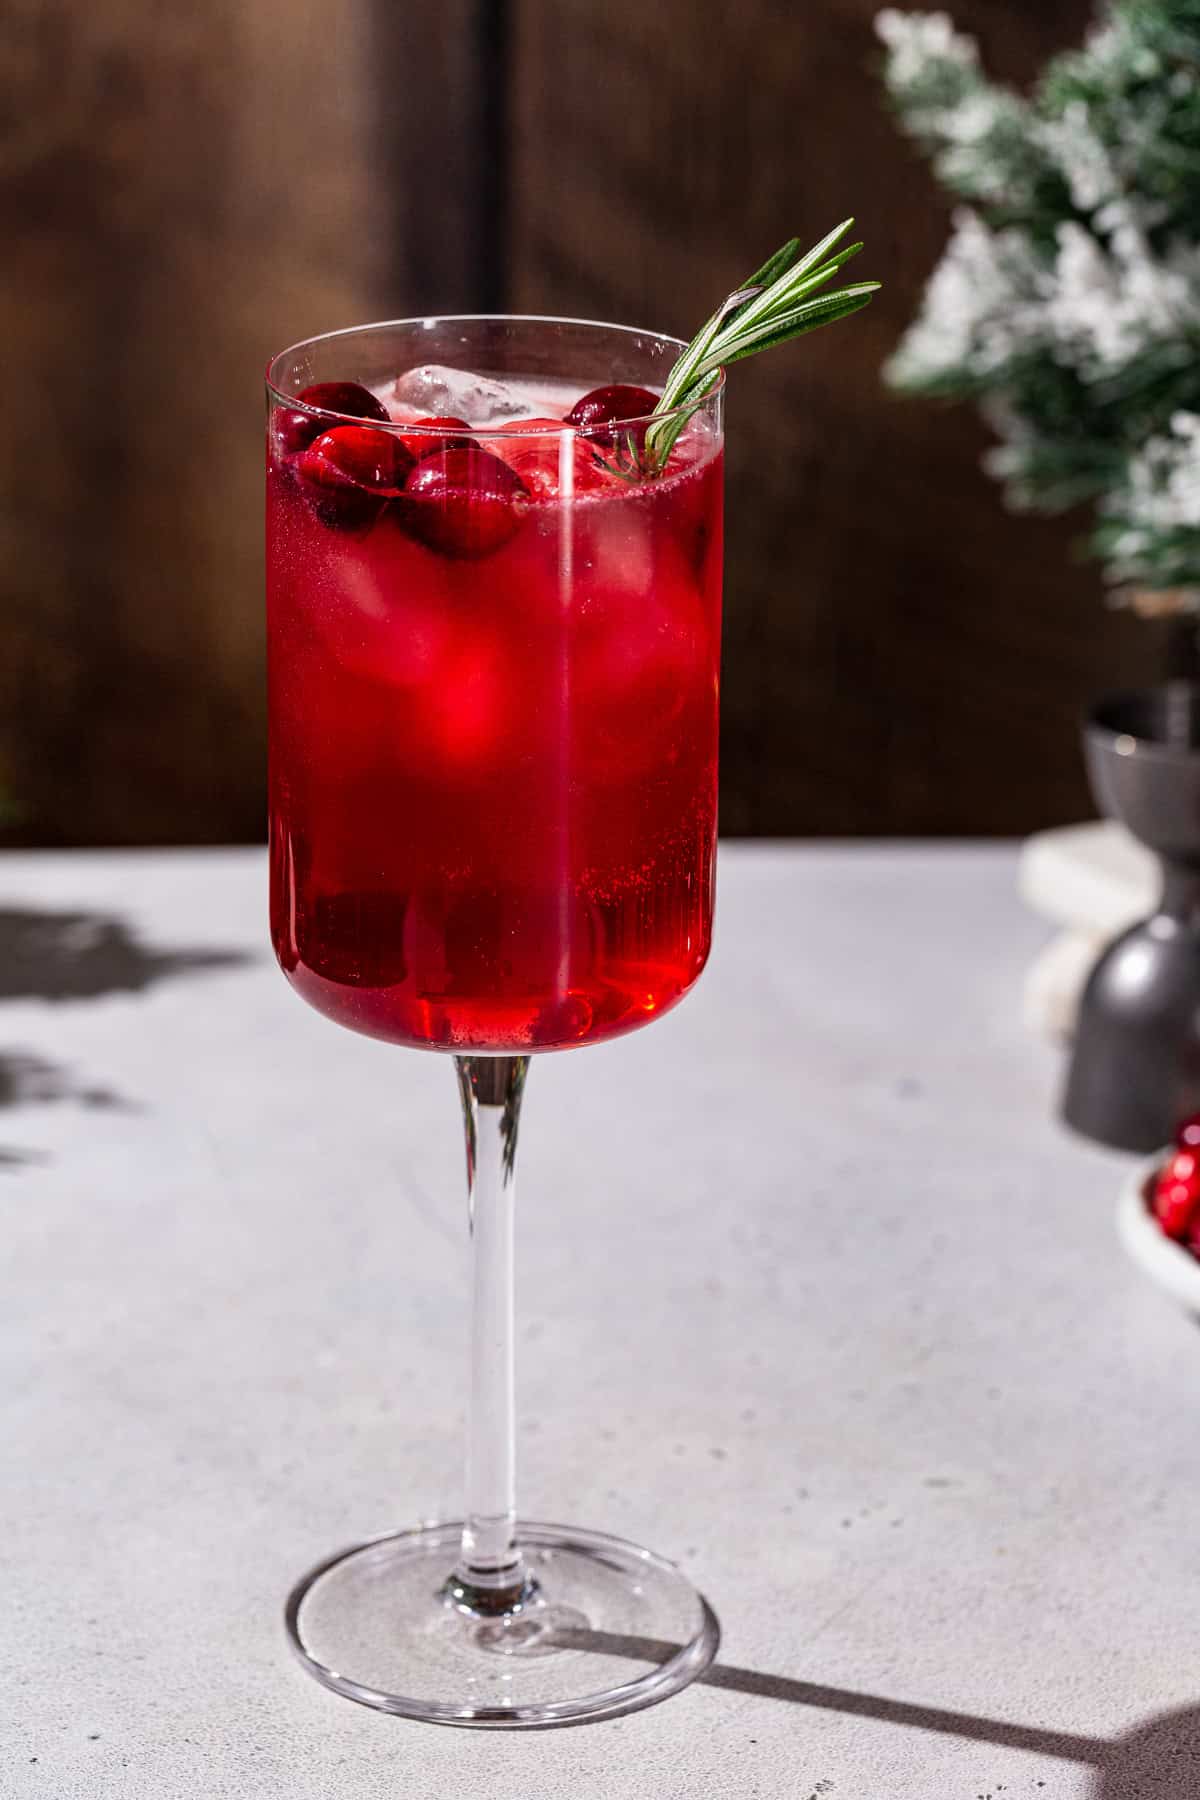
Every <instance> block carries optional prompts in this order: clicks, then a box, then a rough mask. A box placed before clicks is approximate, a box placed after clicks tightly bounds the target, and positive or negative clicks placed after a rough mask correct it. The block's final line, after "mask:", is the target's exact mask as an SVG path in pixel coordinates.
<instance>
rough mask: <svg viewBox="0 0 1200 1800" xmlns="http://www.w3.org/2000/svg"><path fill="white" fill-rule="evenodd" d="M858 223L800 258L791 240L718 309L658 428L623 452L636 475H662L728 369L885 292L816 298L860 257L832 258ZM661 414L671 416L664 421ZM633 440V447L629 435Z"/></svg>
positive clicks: (667, 394)
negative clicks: (683, 433) (685, 430)
mask: <svg viewBox="0 0 1200 1800" xmlns="http://www.w3.org/2000/svg"><path fill="white" fill-rule="evenodd" d="M853 223H854V220H853V219H843V221H842V223H841V224H840V225H837V226H835V227H834V229H833V230H832V231H831V232H829V233H828V234H827V235H826V236H825V237H823V238H822V239H821V241H820V243H819V244H814V245H813V247H812V249H811V250H808V251H806V252H805V254H804V255H803V256H800V255H799V254H798V253H799V250H800V240H799V238H791V239H789V241H788V242H787V243H786V244H784V245H783V247H782V248H781V249H779V250H777V251H776V252H775V254H774V256H772V257H769V258H768V259H767V261H766V262H765V263H764V264H763V266H762V268H761V269H757V270H756V271H755V273H754V274H753V275H751V277H750V279H749V280H748V281H746V282H745V283H744V284H743V285H742V286H741V287H740V288H738V289H737V290H736V291H735V292H734V293H732V294H730V296H729V298H728V299H727V300H723V301H722V302H721V304H720V306H718V308H717V310H716V312H715V313H714V314H713V315H712V317H711V319H709V320H708V322H707V323H706V324H705V325H704V326H703V327H702V328H701V330H700V331H699V332H697V334H696V336H695V337H694V338H693V339H692V341H691V343H690V344H689V345H688V347H687V349H686V350H685V351H684V352H683V355H682V356H681V357H680V358H679V360H678V362H676V364H675V366H674V367H673V368H672V370H671V373H670V374H669V375H668V377H667V385H666V387H665V388H664V389H663V392H662V397H661V399H660V400H659V402H658V405H657V406H656V407H655V409H654V421H656V422H652V423H651V424H650V425H649V427H648V428H647V430H646V436H645V441H644V444H643V445H642V446H640V447H637V446H635V445H634V443H633V442H632V441H631V442H630V443H629V444H628V445H627V446H626V452H627V456H628V460H629V462H630V463H633V462H636V465H637V468H636V473H638V474H641V475H643V476H644V475H647V474H658V473H661V471H662V469H663V467H664V466H665V464H666V461H667V458H668V457H669V456H670V454H671V450H672V448H673V446H674V444H675V440H676V438H677V437H678V436H679V434H680V432H681V431H682V430H683V427H684V425H685V424H686V423H687V421H688V419H689V418H690V417H691V415H692V413H694V412H695V411H696V410H697V408H698V407H699V406H701V405H702V404H703V402H704V399H705V396H706V395H707V394H708V393H709V391H710V390H711V388H712V386H713V384H714V382H715V381H716V379H717V375H718V373H719V371H720V370H721V369H722V368H723V367H724V366H725V364H726V363H732V362H739V361H740V360H741V359H742V357H744V356H756V355H757V354H758V352H759V351H760V350H770V349H772V348H773V347H774V345H776V344H785V343H786V342H787V341H788V339H789V338H794V337H801V336H803V334H804V333H805V332H806V331H815V330H816V329H817V327H818V326H820V325H832V324H833V323H834V322H835V321H836V320H838V319H845V318H847V317H848V316H849V315H850V314H851V313H854V312H857V311H858V310H859V308H860V307H863V306H866V304H867V302H868V301H869V300H870V298H871V296H872V294H874V293H875V292H876V291H877V289H878V287H879V285H880V284H879V283H878V282H877V281H860V282H857V283H855V284H854V285H853V286H851V287H840V288H834V290H833V292H832V293H827V294H819V295H818V294H817V292H816V290H817V289H818V288H821V287H824V286H825V283H826V282H827V281H829V280H830V279H831V278H832V277H833V276H834V275H836V274H837V272H838V270H839V269H840V268H842V266H843V265H844V264H845V263H848V262H849V261H850V258H851V257H852V256H857V255H858V253H859V251H860V250H861V249H862V245H861V244H849V245H847V246H846V248H845V249H842V250H838V251H837V252H836V254H835V253H834V245H835V244H837V243H838V241H839V240H840V239H841V238H843V237H845V235H846V233H847V232H848V231H849V229H850V227H851V226H852V225H853ZM662 414H665V415H667V416H666V417H660V415H662ZM629 435H630V438H631V440H632V433H631V434H629ZM610 466H611V465H610ZM614 472H619V471H617V470H614ZM633 472H634V471H632V470H631V473H633Z"/></svg>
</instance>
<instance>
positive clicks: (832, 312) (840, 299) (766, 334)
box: [696, 281, 879, 379]
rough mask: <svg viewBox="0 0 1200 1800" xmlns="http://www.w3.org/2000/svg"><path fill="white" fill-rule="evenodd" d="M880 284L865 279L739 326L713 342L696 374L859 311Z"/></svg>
mask: <svg viewBox="0 0 1200 1800" xmlns="http://www.w3.org/2000/svg"><path fill="white" fill-rule="evenodd" d="M878 287H879V283H878V282H877V281H864V282H860V283H859V284H857V285H856V286H854V287H846V288H837V289H836V290H835V292H834V293H832V294H821V295H819V296H818V297H817V298H816V299H814V300H806V301H804V303H803V304H802V305H800V306H795V307H791V308H789V310H788V311H787V312H782V313H777V314H776V315H775V316H774V318H770V319H760V320H759V322H758V324H757V325H753V326H750V327H748V328H747V329H746V330H744V331H741V330H739V331H738V332H737V333H736V334H735V335H733V336H731V337H730V338H729V339H727V340H722V341H721V342H720V343H719V344H714V345H713V347H712V350H711V351H710V352H709V354H708V356H707V357H705V359H704V360H703V361H702V362H701V363H700V365H699V367H698V368H697V370H696V378H697V379H699V378H700V377H701V376H703V375H707V374H713V373H715V371H716V370H717V369H719V368H720V367H721V366H722V364H724V363H731V362H740V360H741V359H742V357H744V356H753V355H754V354H755V353H756V352H757V351H759V350H770V349H772V348H773V347H774V346H775V345H776V344H785V343H786V342H787V341H788V339H789V338H794V337H800V336H802V335H803V333H804V332H806V331H812V330H814V329H815V328H816V327H817V326H818V325H832V324H833V323H834V321H835V320H836V319H842V318H845V317H847V316H848V315H849V314H850V313H852V312H858V310H859V309H860V307H863V306H865V305H866V304H867V302H868V301H869V300H870V298H871V295H872V294H874V293H875V292H876V291H877V290H878Z"/></svg>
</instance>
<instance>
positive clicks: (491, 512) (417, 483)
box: [403, 449, 527, 556]
mask: <svg viewBox="0 0 1200 1800" xmlns="http://www.w3.org/2000/svg"><path fill="white" fill-rule="evenodd" d="M526 497H527V489H526V487H525V483H524V482H523V481H522V480H521V477H520V476H519V475H517V474H516V473H515V472H514V471H513V470H512V469H510V468H509V467H508V465H507V463H504V462H501V460H500V458H499V457H498V456H493V455H492V453H491V451H490V450H476V449H471V450H447V451H445V452H444V453H443V454H441V455H439V456H423V457H422V458H421V460H420V462H419V463H418V464H417V465H416V467H415V468H414V469H413V471H412V473H411V474H410V476H409V478H408V482H407V485H406V486H405V489H404V507H403V518H404V522H405V524H406V526H407V528H408V529H409V531H411V532H412V534H413V536H414V537H417V538H420V540H421V542H422V543H423V544H427V545H428V546H429V548H430V549H431V550H438V551H440V552H441V554H442V555H443V556H486V555H488V553H489V551H492V550H498V549H499V548H500V545H501V544H503V543H505V542H506V541H507V540H508V539H509V538H510V537H511V536H512V534H513V532H514V531H515V530H516V529H517V526H518V525H519V524H520V522H521V519H520V513H519V512H518V510H517V507H516V506H515V504H514V502H515V501H518V500H522V499H524V498H526Z"/></svg>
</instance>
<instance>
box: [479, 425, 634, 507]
mask: <svg viewBox="0 0 1200 1800" xmlns="http://www.w3.org/2000/svg"><path fill="white" fill-rule="evenodd" d="M496 429H497V434H498V435H499V434H503V435H504V436H505V437H510V438H512V439H513V442H512V445H511V447H510V446H509V445H508V444H507V443H505V444H499V443H498V444H497V445H496V455H497V456H500V457H502V458H503V459H504V461H505V462H506V463H507V464H508V466H509V468H510V469H512V470H514V471H515V472H516V473H517V474H518V475H519V476H520V477H521V480H522V481H523V482H524V483H525V486H526V487H527V488H528V489H529V494H530V498H531V499H533V500H555V499H557V498H558V495H559V492H560V489H561V483H562V473H563V471H562V440H563V437H564V436H565V435H566V434H565V433H564V430H563V421H562V420H561V419H513V420H512V421H511V422H510V423H509V424H507V425H500V426H497V428H496ZM573 443H574V452H575V454H574V491H575V492H576V493H577V494H582V493H587V492H588V491H590V490H591V489H593V488H598V487H605V486H607V484H608V482H609V480H610V479H611V478H610V476H609V475H608V473H607V471H606V470H605V468H604V464H603V463H602V462H601V460H600V457H599V455H598V454H597V452H596V449H595V448H594V446H593V445H592V444H591V443H588V442H585V441H583V440H582V439H580V438H575V439H573Z"/></svg>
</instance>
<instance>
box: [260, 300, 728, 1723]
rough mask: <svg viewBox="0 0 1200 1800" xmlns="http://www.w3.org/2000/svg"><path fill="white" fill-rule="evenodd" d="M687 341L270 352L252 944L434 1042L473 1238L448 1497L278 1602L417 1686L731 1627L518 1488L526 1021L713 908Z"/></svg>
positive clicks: (545, 1671) (706, 564)
mask: <svg viewBox="0 0 1200 1800" xmlns="http://www.w3.org/2000/svg"><path fill="white" fill-rule="evenodd" d="M681 348H682V346H680V345H679V344H676V343H674V342H673V341H671V340H669V339H664V338H657V337H650V336H647V335H645V334H642V333H637V332H630V331H621V330H618V329H616V328H613V327H609V326H589V325H580V324H574V323H571V322H563V321H553V320H545V319H542V320H536V319H535V320H521V319H510V320H504V319H479V320H440V321H416V322H412V323H408V324H402V325H389V326H379V327H371V328H368V329H366V330H364V331H357V332H348V333H340V334H336V335H334V336H332V337H328V338H321V339H316V340H314V341H313V342H312V343H310V344H305V345H300V346H298V347H297V348H296V349H295V350H293V351H288V352H285V353H284V355H283V356H281V357H277V358H276V359H275V361H274V362H273V364H272V366H271V370H270V374H269V381H268V388H269V394H268V398H269V406H270V416H269V421H268V467H267V582H268V607H269V660H270V725H271V768H270V804H271V928H272V934H273V937H274V943H275V950H276V954H277V955H278V958H279V961H280V964H281V965H282V967H283V969H284V971H285V973H286V974H287V976H288V979H289V980H290V981H291V983H292V985H293V986H294V987H295V988H296V989H297V990H298V991H299V993H300V994H301V995H303V997H304V998H305V999H306V1000H307V1001H309V1003H310V1004H311V1005H313V1006H315V1007H317V1008H318V1009H319V1010H320V1011H322V1012H324V1013H327V1014H328V1015H329V1016H330V1017H331V1018H333V1019H336V1020H337V1021H338V1022H339V1023H340V1024H342V1025H347V1026H349V1027H351V1028H352V1029H354V1030H356V1031H362V1032H366V1033H368V1034H370V1035H372V1036H374V1037H379V1038H385V1039H388V1040H390V1041H391V1042H393V1043H398V1044H410V1045H418V1046H422V1047H426V1048H431V1049H439V1050H448V1051H451V1052H453V1053H454V1057H455V1063H456V1067H457V1071H458V1078H459V1086H460V1092H461V1096H462V1101H463V1109H464V1118H465V1122H466V1138H467V1165H468V1172H469V1179H470V1184H471V1226H472V1255H473V1270H474V1274H473V1298H474V1305H473V1337H472V1354H471V1383H470V1393H471V1400H470V1422H469V1430H468V1453H467V1480H466V1497H467V1504H466V1509H465V1517H464V1519H463V1520H462V1521H461V1522H459V1523H456V1524H451V1525H433V1526H424V1527H421V1528H420V1529H416V1530H411V1531H403V1532H398V1533H393V1534H391V1535H390V1536H388V1537H387V1538H385V1539H380V1540H375V1541H373V1542H370V1543H368V1544H365V1545H360V1546H358V1547H357V1548H356V1549H354V1550H352V1551H350V1552H346V1553H344V1554H342V1555H340V1556H338V1557H335V1558H333V1559H332V1560H331V1561H330V1562H328V1563H325V1564H322V1565H321V1566H320V1567H319V1568H317V1569H316V1570H313V1571H312V1572H311V1573H310V1575H309V1576H307V1577H306V1578H305V1579H304V1580H303V1581H302V1582H300V1583H299V1584H298V1586H297V1587H296V1589H295V1590H294V1591H293V1594H292V1597H291V1600H290V1602H289V1606H288V1615H287V1618H288V1629H289V1632H290V1635H291V1639H292V1643H293V1645H294V1647H295V1648H296V1650H297V1651H298V1653H299V1654H300V1656H301V1657H302V1658H303V1660H304V1662H305V1664H306V1666H307V1667H308V1669H309V1670H310V1672H311V1673H313V1674H314V1675H316V1676H317V1677H318V1679H320V1680H321V1681H324V1682H325V1683H326V1685H328V1686H330V1687H333V1688H335V1689H337V1690H338V1691H339V1692H341V1693H344V1694H348V1695H350V1696H351V1697H352V1698H354V1699H357V1700H362V1701H365V1702H366V1703H368V1704H370V1705H374V1706H378V1707H380V1708H382V1709H383V1710H385V1711H388V1712H400V1713H405V1714H408V1715H410V1716H413V1717H417V1718H423V1719H435V1720H440V1721H443V1722H452V1723H467V1724H527V1725H529V1724H532V1725H539V1724H550V1723H557V1722H565V1721H567V1720H574V1719H582V1718H602V1717H609V1716H612V1715H613V1714H615V1713H618V1712H625V1711H628V1710H629V1709H630V1708H631V1707H634V1706H643V1705H646V1704H648V1703H649V1702H650V1701H651V1700H655V1699H659V1698H662V1697H663V1696H664V1695H666V1694H669V1693H673V1692H675V1690H676V1689H677V1688H679V1687H682V1686H683V1685H684V1683H685V1682H687V1681H689V1680H691V1679H692V1678H693V1677H694V1676H695V1675H696V1674H698V1673H699V1672H700V1671H701V1670H702V1669H703V1668H704V1667H705V1666H706V1664H707V1663H708V1662H709V1661H710V1660H711V1658H712V1656H713V1653H714V1650H715V1648H716V1643H717V1627H716V1621H715V1619H714V1618H713V1615H712V1613H711V1612H710V1611H709V1609H708V1608H707V1606H706V1605H705V1603H704V1602H703V1600H702V1599H701V1598H700V1596H699V1595H698V1594H697V1593H696V1592H695V1590H694V1589H693V1588H692V1587H691V1585H690V1583H689V1582H687V1581H686V1579H685V1578H684V1577H683V1576H682V1575H681V1574H680V1573H679V1571H678V1570H677V1569H675V1568H674V1567H673V1565H671V1564H669V1563H666V1562H663V1561H662V1560H661V1559H660V1558H657V1557H655V1556H653V1555H651V1553H650V1552H648V1551H645V1550H642V1549H640V1548H638V1547H637V1546H635V1545H631V1544H626V1543H623V1542H621V1541H620V1540H618V1539H614V1538H609V1537H602V1536H600V1535H599V1534H596V1533H589V1532H581V1531H578V1530H575V1529H573V1528H564V1527H560V1526H546V1525H536V1524H532V1525H531V1524H529V1523H528V1522H523V1523H522V1524H521V1525H519V1526H518V1524H517V1522H516V1517H515V1509H514V1505H515V1503H514V1473H513V1442H514V1409H513V1379H512V1365H513V1323H512V1202H513V1184H512V1178H513V1166H514V1156H515V1149H516V1134H517V1121H518V1114H519V1107H520V1099H521V1093H522V1088H523V1085H524V1080H525V1075H526V1071H527V1066H528V1055H527V1053H528V1052H530V1051H536V1050H554V1049H563V1048H566V1047H568V1046H570V1045H576V1044H585V1043H594V1042H597V1041H599V1040H601V1039H603V1038H606V1037H612V1036H615V1035H616V1034H617V1033H620V1032H623V1031H628V1030H631V1029H632V1028H634V1027H635V1026H638V1025H644V1024H647V1023H648V1022H649V1021H650V1020H652V1019H653V1018H654V1017H655V1016H656V1015H657V1014H658V1013H660V1012H662V1011H664V1010H665V1009H666V1008H667V1007H669V1006H671V1005H673V1004H674V1002H675V1001H676V1000H678V999H679V998H680V996H681V995H682V994H684V993H685V992H686V991H687V989H688V988H689V987H690V986H691V985H692V983H693V982H694V981H695V979H696V977H697V976H698V975H699V973H700V971H701V969H702V968H703V967H704V963H705V960H706V958H707V956H708V950H709V943H710V939H711V933H712V906H713V872H714V852H715V848H716V825H717V819H716V806H717V692H718V674H719V656H720V627H721V616H720V615H721V482H722V456H721V393H722V383H723V377H721V375H720V373H719V372H716V373H714V374H713V375H712V376H711V377H710V378H709V379H708V383H707V388H706V391H705V392H704V393H703V394H702V395H700V396H699V398H698V400H697V399H696V398H695V397H693V402H692V403H691V404H689V405H688V406H687V407H686V408H684V409H682V410H676V411H674V412H672V411H671V410H670V409H664V412H663V413H660V414H659V415H658V417H657V418H656V419H654V420H653V422H651V420H650V418H649V416H648V415H650V414H651V413H652V412H653V410H654V408H655V405H656V401H657V399H658V393H659V390H660V389H661V387H662V385H663V383H664V381H665V380H666V378H667V375H668V372H669V370H670V369H671V367H672V365H673V364H674V363H675V361H676V357H677V355H678V353H679V351H680V349H681ZM618 1639H619V1641H620V1642H621V1643H622V1644H624V1645H626V1646H629V1645H632V1646H634V1648H633V1649H632V1650H628V1649H627V1650H623V1651H622V1655H621V1658H620V1659H619V1660H618V1661H617V1662H616V1663H615V1664H614V1660H613V1657H612V1655H611V1654H610V1650H609V1648H607V1647H606V1646H608V1645H610V1643H611V1642H612V1641H617V1640H618Z"/></svg>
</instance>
